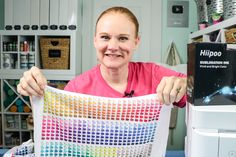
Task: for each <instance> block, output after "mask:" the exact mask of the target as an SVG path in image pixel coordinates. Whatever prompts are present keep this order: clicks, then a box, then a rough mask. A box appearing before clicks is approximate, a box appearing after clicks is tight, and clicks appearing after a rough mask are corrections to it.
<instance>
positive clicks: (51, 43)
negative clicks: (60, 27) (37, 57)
mask: <svg viewBox="0 0 236 157" xmlns="http://www.w3.org/2000/svg"><path fill="white" fill-rule="evenodd" d="M40 51H41V60H42V68H43V69H69V66H70V65H69V62H70V61H69V58H70V39H69V38H46V37H45V38H40Z"/></svg>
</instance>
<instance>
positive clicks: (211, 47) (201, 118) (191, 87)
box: [185, 43, 236, 157]
mask: <svg viewBox="0 0 236 157" xmlns="http://www.w3.org/2000/svg"><path fill="white" fill-rule="evenodd" d="M235 59H236V50H232V49H228V48H227V44H222V43H191V44H188V64H187V75H188V87H187V96H188V102H189V103H188V104H187V106H186V126H187V136H186V138H185V156H186V157H236V62H235Z"/></svg>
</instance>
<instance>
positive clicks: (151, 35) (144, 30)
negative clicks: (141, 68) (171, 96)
mask: <svg viewBox="0 0 236 157" xmlns="http://www.w3.org/2000/svg"><path fill="white" fill-rule="evenodd" d="M111 6H124V7H128V8H129V9H130V10H131V11H132V12H133V13H134V14H135V15H136V17H137V18H138V20H139V24H140V30H139V32H140V35H141V43H140V45H139V47H138V49H137V50H136V52H135V54H134V56H133V60H134V61H154V62H157V61H160V60H161V52H160V50H161V42H160V41H161V1H156V0H145V1H143V0H120V1H117V0H96V1H95V0H90V1H89V0H86V1H84V3H83V8H84V9H83V11H84V12H83V15H84V17H83V24H84V27H83V31H82V33H83V44H82V45H83V48H82V53H83V55H82V56H83V58H82V70H83V71H85V70H88V69H90V68H91V67H92V66H94V65H96V64H97V59H96V52H95V49H94V46H93V36H94V30H95V23H96V20H97V17H98V16H99V15H100V13H101V12H102V11H103V10H105V9H106V8H109V7H111ZM88 17H92V18H88Z"/></svg>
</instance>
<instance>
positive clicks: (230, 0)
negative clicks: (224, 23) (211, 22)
mask: <svg viewBox="0 0 236 157" xmlns="http://www.w3.org/2000/svg"><path fill="white" fill-rule="evenodd" d="M223 10H224V12H223V15H224V20H226V19H229V18H231V17H233V16H235V15H236V0H224V1H223Z"/></svg>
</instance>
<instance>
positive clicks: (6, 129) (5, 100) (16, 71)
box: [0, 30, 82, 148]
mask: <svg viewBox="0 0 236 157" xmlns="http://www.w3.org/2000/svg"><path fill="white" fill-rule="evenodd" d="M78 37H79V34H78V31H73V30H67V31H65V30H64V31H60V30H58V31H56V30H54V31H50V30H48V31H45V30H44V31H0V80H1V82H0V96H1V99H0V100H1V102H0V121H1V128H2V129H1V130H2V132H0V133H1V135H0V138H1V140H0V147H3V148H11V147H13V146H16V145H20V144H21V143H22V142H24V141H27V140H28V139H32V138H33V127H32V126H31V125H29V123H28V120H29V117H30V116H31V115H32V109H31V104H30V102H29V97H24V96H22V95H20V94H19V93H18V92H17V90H16V86H17V84H18V82H19V79H20V78H21V77H22V75H23V73H24V72H25V71H26V70H28V69H29V68H31V67H32V66H34V65H35V66H37V67H39V68H41V69H42V55H41V51H42V49H41V48H42V47H41V46H40V42H39V41H40V40H41V39H43V38H53V39H62V38H63V39H68V40H69V45H68V50H69V51H68V52H67V53H69V59H68V62H69V66H68V68H66V69H60V68H59V69H53V68H44V69H42V72H43V73H44V75H45V76H46V78H47V79H48V80H50V81H49V84H50V85H52V86H54V87H57V88H61V89H62V88H63V86H64V85H65V83H66V82H67V81H68V80H70V79H72V78H74V77H75V76H76V75H78V74H79V73H80V72H81V69H82V68H81V42H80V41H81V40H79V39H78ZM49 51H50V52H51V47H50V48H48V53H50V52H49ZM53 52H56V53H57V55H56V56H52V57H55V58H54V59H59V58H60V56H61V55H62V53H64V52H62V50H61V49H60V47H57V48H56V51H53ZM48 55H49V56H48V57H50V54H48ZM53 55H55V54H53ZM63 61H64V60H63ZM55 66H56V65H55ZM55 81H57V82H56V83H55ZM58 81H59V82H58ZM1 141H2V142H1Z"/></svg>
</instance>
